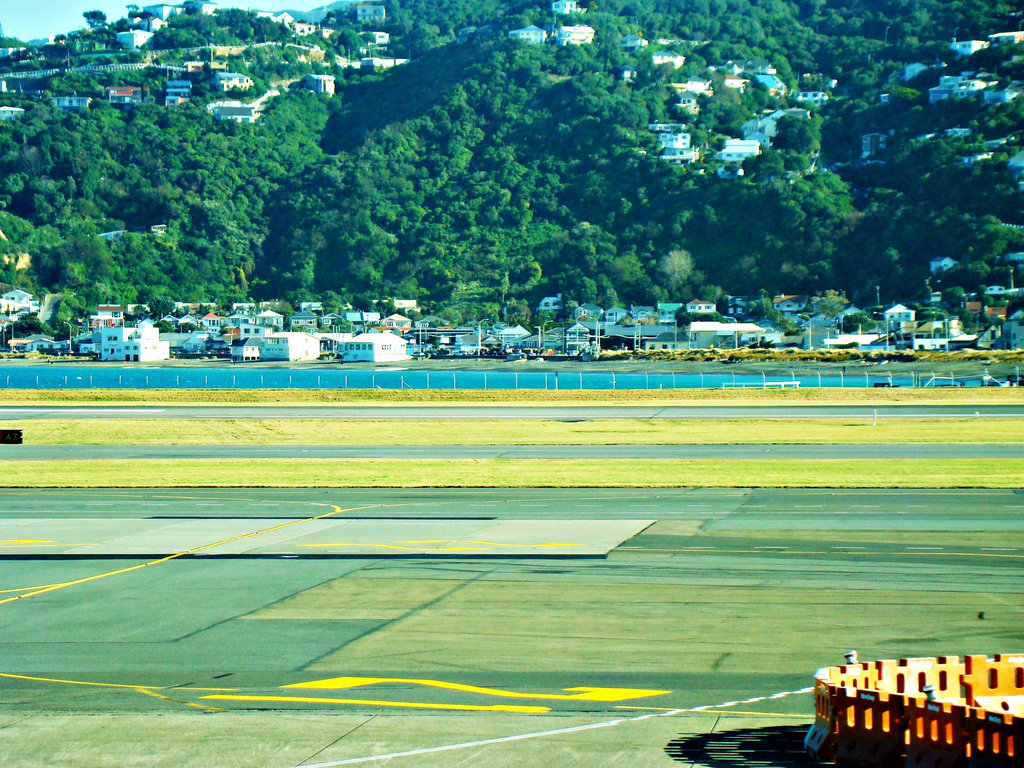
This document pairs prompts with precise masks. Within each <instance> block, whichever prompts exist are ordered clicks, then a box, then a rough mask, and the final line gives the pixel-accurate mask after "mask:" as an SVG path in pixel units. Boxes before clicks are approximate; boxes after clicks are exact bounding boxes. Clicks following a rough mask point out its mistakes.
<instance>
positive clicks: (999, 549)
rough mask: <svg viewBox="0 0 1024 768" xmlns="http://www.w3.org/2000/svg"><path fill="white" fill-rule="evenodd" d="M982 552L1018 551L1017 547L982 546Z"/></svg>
mask: <svg viewBox="0 0 1024 768" xmlns="http://www.w3.org/2000/svg"><path fill="white" fill-rule="evenodd" d="M981 551H982V552H1016V551H1017V547H982V548H981Z"/></svg>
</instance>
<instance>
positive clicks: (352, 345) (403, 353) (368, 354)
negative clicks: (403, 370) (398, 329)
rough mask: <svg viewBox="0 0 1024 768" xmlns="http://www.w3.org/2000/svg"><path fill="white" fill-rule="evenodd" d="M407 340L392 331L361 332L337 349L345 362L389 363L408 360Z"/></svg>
mask: <svg viewBox="0 0 1024 768" xmlns="http://www.w3.org/2000/svg"><path fill="white" fill-rule="evenodd" d="M407 347H408V342H406V340H405V339H403V338H402V337H401V336H396V335H395V334H393V333H361V334H359V335H358V336H354V337H353V338H352V339H350V340H349V341H346V342H344V343H342V345H341V347H340V349H339V350H338V351H339V353H340V355H341V359H342V360H343V361H345V362H346V363H356V362H366V363H389V362H396V361H399V360H408V359H410V356H409V354H408V351H407Z"/></svg>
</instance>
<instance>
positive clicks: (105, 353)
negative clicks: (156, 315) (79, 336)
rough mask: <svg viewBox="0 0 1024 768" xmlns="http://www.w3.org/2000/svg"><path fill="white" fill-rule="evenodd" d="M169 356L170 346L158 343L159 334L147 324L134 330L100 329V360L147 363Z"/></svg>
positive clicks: (119, 328)
mask: <svg viewBox="0 0 1024 768" xmlns="http://www.w3.org/2000/svg"><path fill="white" fill-rule="evenodd" d="M170 356H171V347H170V344H169V343H168V342H166V341H160V332H159V331H157V329H156V326H154V325H151V324H149V323H143V324H141V325H139V326H138V327H136V328H132V327H129V326H124V325H116V326H114V327H112V328H101V329H100V360H116V361H119V362H126V363H148V362H151V361H153V360H167V359H169V358H170Z"/></svg>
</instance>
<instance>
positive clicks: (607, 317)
mask: <svg viewBox="0 0 1024 768" xmlns="http://www.w3.org/2000/svg"><path fill="white" fill-rule="evenodd" d="M627 317H629V312H628V311H626V309H625V307H609V308H608V309H606V310H605V311H604V321H605V322H606V323H620V322H622V321H623V320H624V319H626V318H627Z"/></svg>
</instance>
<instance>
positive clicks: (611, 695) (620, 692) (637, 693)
mask: <svg viewBox="0 0 1024 768" xmlns="http://www.w3.org/2000/svg"><path fill="white" fill-rule="evenodd" d="M381 683H397V684H399V685H421V686H424V687H426V688H442V689H444V690H449V691H462V692H463V693H475V694H482V695H484V696H499V697H503V698H508V699H547V700H553V701H606V702H610V701H627V700H629V699H644V698H648V697H650V696H663V695H664V694H666V693H672V691H660V690H649V689H645V688H591V687H581V688H563V689H562V690H564V691H570V694H564V693H523V692H520V691H505V690H501V689H500V688H483V687H480V686H477V685H464V684H462V683H450V682H447V681H445V680H424V679H420V678H406V677H332V678H327V679H326V680H312V681H310V682H307V683H292V684H291V685H282V686H281V687H282V688H313V689H316V690H330V691H334V690H339V689H342V688H359V687H362V686H365V685H379V684H381Z"/></svg>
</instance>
